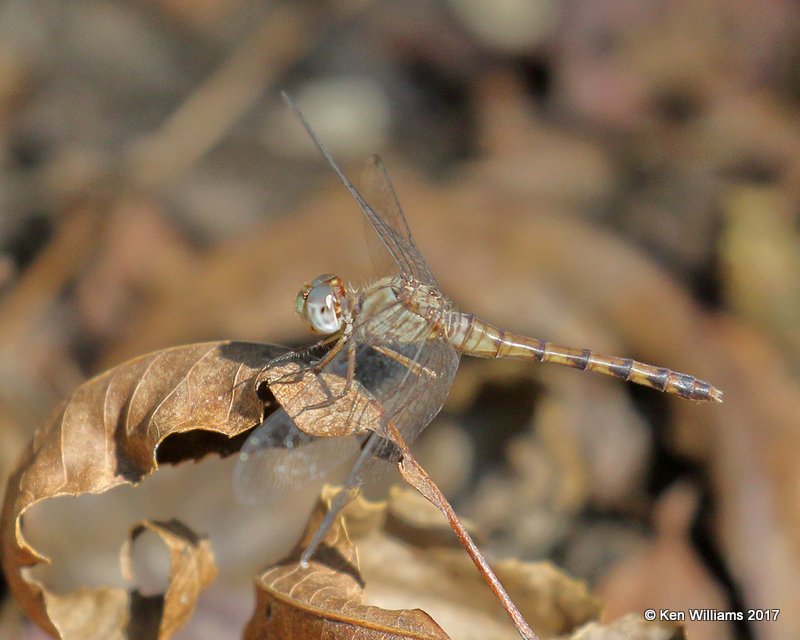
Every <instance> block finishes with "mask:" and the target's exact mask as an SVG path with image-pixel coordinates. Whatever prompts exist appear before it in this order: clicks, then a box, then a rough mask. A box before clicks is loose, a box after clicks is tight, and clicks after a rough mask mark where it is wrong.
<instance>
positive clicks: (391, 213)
mask: <svg viewBox="0 0 800 640" xmlns="http://www.w3.org/2000/svg"><path fill="white" fill-rule="evenodd" d="M361 193H362V195H363V199H364V200H365V201H366V203H367V204H368V205H369V206H368V207H367V208H366V209H364V214H365V215H366V217H367V220H368V221H369V223H370V225H371V226H372V228H373V229H374V230H375V232H377V234H378V237H379V238H380V240H381V243H382V245H383V246H382V247H381V246H380V244H379V243H377V242H374V241H373V240H371V239H372V238H373V237H374V236H372V235H371V234H370V235H369V236H368V238H369V239H368V240H367V242H368V244H369V246H370V252H371V254H372V257H373V261H374V262H376V263H378V264H381V262H383V261H384V260H383V256H386V252H387V251H388V253H389V255H390V256H391V258H392V260H393V261H394V263H395V265H396V267H397V268H398V269H399V270H400V272H401V273H405V274H409V275H412V276H414V278H416V279H417V280H418V281H419V282H421V283H423V284H428V285H432V286H437V284H436V279H435V278H434V276H433V274H432V273H431V270H430V268H429V267H428V265H427V263H426V262H425V259H424V258H423V257H422V254H421V253H420V251H419V249H418V248H417V245H416V243H415V242H414V238H413V237H412V236H411V229H409V227H408V221H407V220H406V217H405V214H404V213H403V208H402V207H401V206H400V201H399V200H398V198H397V193H396V192H395V189H394V185H393V184H392V180H391V178H390V177H389V172H388V171H387V170H386V165H385V164H384V163H383V160H382V159H381V157H380V156H378V155H374V156H372V157H371V158H370V159H369V160H368V161H367V163H366V166H365V167H364V170H363V171H362V173H361ZM376 266H377V265H376ZM383 273H384V274H385V270H384V271H383Z"/></svg>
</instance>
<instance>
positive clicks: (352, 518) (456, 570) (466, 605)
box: [245, 488, 600, 640]
mask: <svg viewBox="0 0 800 640" xmlns="http://www.w3.org/2000/svg"><path fill="white" fill-rule="evenodd" d="M334 494H335V491H334V490H333V489H332V488H328V489H327V491H324V492H323V496H322V498H321V500H320V503H319V504H318V505H317V510H316V511H315V513H314V514H313V515H312V517H311V519H310V520H309V523H308V526H307V530H306V533H305V536H304V538H303V540H302V541H301V542H300V543H299V545H298V547H297V548H296V549H295V550H294V552H293V553H292V554H290V555H289V556H288V557H287V558H286V559H285V560H283V561H281V562H280V563H278V564H276V565H275V566H273V567H271V568H269V569H268V570H267V571H266V572H264V573H263V574H262V575H261V576H260V577H259V578H258V580H257V581H256V592H257V599H258V604H257V606H256V611H255V613H254V615H253V618H252V619H251V621H250V624H249V626H248V629H247V632H246V634H245V638H246V640H255V639H256V638H264V637H270V638H271V637H277V638H299V639H302V638H319V637H322V635H323V633H324V634H329V635H325V637H329V638H331V639H332V640H335V639H339V638H342V639H348V640H349V639H351V638H355V637H358V638H372V637H376V638H377V637H380V638H446V637H449V636H448V635H446V634H445V632H444V631H443V630H442V628H441V627H440V626H439V625H438V624H437V623H436V622H434V621H433V619H432V618H431V617H430V616H429V615H428V613H425V612H423V611H421V610H420V609H416V608H415V609H399V610H398V609H390V608H389V606H392V604H393V603H401V602H402V603H404V604H405V603H408V602H412V603H419V605H421V606H422V607H424V609H425V611H430V612H434V614H435V617H436V619H437V620H439V621H441V622H443V623H446V624H445V627H446V628H447V629H448V630H450V633H451V634H453V637H458V638H494V639H496V640H498V639H501V638H518V637H519V636H518V635H517V632H516V631H515V629H514V628H513V627H512V626H511V625H509V623H508V620H507V619H506V618H505V614H504V612H503V609H502V608H501V607H500V606H499V605H498V603H497V601H496V600H495V599H494V598H493V597H492V595H491V593H490V592H489V590H488V589H487V588H486V585H485V584H484V583H483V582H482V580H481V578H480V576H479V574H478V573H477V572H476V571H475V568H474V567H473V566H472V563H471V562H470V559H469V558H468V556H467V555H466V554H465V553H464V552H463V550H461V549H456V548H452V547H451V546H449V545H444V546H440V545H437V544H433V545H432V544H430V541H426V540H425V539H424V538H425V536H424V533H423V531H422V529H424V528H425V526H424V525H423V524H421V521H420V520H419V519H418V518H413V519H412V520H413V522H410V523H406V524H402V523H401V524H400V525H399V526H398V522H397V520H398V519H402V518H403V517H404V516H403V513H407V512H408V510H407V508H404V506H405V507H408V505H409V504H413V503H414V502H416V504H417V507H418V509H420V510H425V509H426V508H427V509H431V508H432V507H431V506H430V505H429V504H428V503H427V502H426V501H425V499H424V498H423V497H422V496H420V495H419V494H418V493H416V492H414V491H412V490H411V489H409V488H396V489H393V490H392V491H391V495H390V498H389V500H388V501H386V502H379V503H376V502H370V501H368V500H365V499H364V498H362V497H358V498H356V499H355V500H354V501H353V502H351V503H350V504H349V505H348V506H347V507H346V508H345V509H344V511H343V512H342V514H341V517H340V518H338V519H337V520H336V523H335V525H334V526H333V528H332V529H331V530H330V531H329V532H328V534H327V536H326V538H325V541H324V543H323V545H322V547H321V548H320V551H319V552H318V554H317V555H315V556H314V559H313V560H312V561H311V562H310V563H309V566H308V568H306V569H303V568H302V567H301V566H300V565H299V563H298V559H299V556H300V552H301V550H302V549H303V548H304V547H305V545H306V544H307V543H308V541H309V540H310V539H311V537H312V536H313V534H314V532H315V531H316V529H317V527H318V525H319V523H320V521H321V520H322V518H323V516H324V514H325V513H326V512H327V510H328V508H329V506H330V503H331V501H332V499H333V495H334ZM401 505H404V506H401ZM440 520H441V521H440V522H436V521H435V520H434V519H433V518H430V525H429V529H430V531H431V534H432V535H433V537H434V538H435V539H440V538H441V534H442V531H441V529H442V527H443V526H445V527H447V524H446V522H445V521H444V519H443V518H440ZM409 531H413V535H411V536H408V537H406V536H405V535H404V533H405V532H409ZM451 535H452V534H451ZM496 569H497V572H498V575H502V577H503V582H504V583H506V584H507V586H508V588H509V592H510V593H511V594H512V596H513V597H514V599H515V601H516V602H517V603H518V605H519V606H520V608H521V609H522V610H523V611H525V612H526V614H527V615H529V616H530V620H531V622H532V624H533V626H534V627H535V628H537V629H539V630H541V631H542V632H543V633H544V635H545V637H547V636H550V635H552V634H557V633H571V632H573V631H575V630H577V629H578V628H580V627H581V626H582V625H584V624H585V623H587V622H589V621H592V620H594V619H596V618H597V616H598V615H599V613H600V605H599V602H598V601H597V599H596V598H594V597H593V596H591V595H590V594H589V592H588V590H587V588H586V586H585V584H583V583H582V582H580V581H577V580H573V579H571V578H569V577H568V576H566V575H565V574H563V573H562V572H560V571H559V570H558V569H556V568H554V567H553V566H552V565H550V564H547V563H525V562H518V561H507V562H501V563H498V564H497V565H496ZM366 599H369V600H371V601H372V602H374V603H375V605H376V606H370V605H369V604H366V602H365V600H366ZM377 605H381V606H377ZM383 607H386V608H383Z"/></svg>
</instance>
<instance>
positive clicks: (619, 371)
mask: <svg viewBox="0 0 800 640" xmlns="http://www.w3.org/2000/svg"><path fill="white" fill-rule="evenodd" d="M443 327H444V333H445V337H446V338H447V340H448V341H449V342H450V343H451V344H452V345H453V346H454V347H455V348H456V349H458V350H459V351H461V352H462V353H466V354H468V355H471V356H476V357H478V358H511V359H521V360H535V361H536V362H553V363H555V364H561V365H565V366H567V367H572V368H573V369H580V370H581V371H595V372H597V373H602V374H603V375H607V376H611V377H612V378H618V379H619V380H624V381H626V382H635V383H636V384H641V385H644V386H646V387H651V388H652V389H657V390H658V391H664V392H665V393H670V394H673V395H677V396H680V397H681V398H686V399H689V400H716V401H717V402H722V392H721V391H720V390H719V389H716V388H715V387H713V386H712V385H710V384H709V383H708V382H705V381H703V380H699V379H698V378H695V377H694V376H690V375H688V374H685V373H679V372H677V371H672V370H671V369H667V368H665V367H654V366H653V365H649V364H644V363H643V362H638V361H636V360H633V359H632V358H620V357H618V356H606V355H602V354H599V353H594V352H592V351H591V350H590V349H575V348H573V347H564V346H561V345H557V344H553V343H552V342H547V341H545V340H539V339H538V338H529V337H527V336H522V335H518V334H515V333H511V332H508V331H504V330H503V329H500V328H498V327H495V326H494V325H492V324H489V323H488V322H484V321H483V320H480V319H478V318H476V317H475V316H473V315H470V314H465V313H457V312H454V313H450V314H448V316H447V318H446V320H445V322H444V323H443Z"/></svg>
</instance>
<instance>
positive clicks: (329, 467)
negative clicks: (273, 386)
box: [233, 409, 359, 504]
mask: <svg viewBox="0 0 800 640" xmlns="http://www.w3.org/2000/svg"><path fill="white" fill-rule="evenodd" d="M358 451H359V442H358V439H357V438H355V437H352V436H350V437H338V438H336V437H334V438H318V437H314V436H310V435H308V434H306V433H304V432H303V431H301V430H300V429H298V428H297V425H296V424H295V423H294V421H293V420H292V419H291V418H290V417H289V415H288V414H287V413H286V411H285V410H283V409H278V410H277V411H274V412H273V413H271V414H270V415H269V416H268V417H267V419H266V420H265V421H264V422H262V423H261V424H260V425H259V426H258V427H256V429H255V430H254V431H253V433H251V434H250V435H249V436H248V438H247V440H246V441H245V443H244V445H242V448H241V451H240V452H239V459H238V460H237V462H236V467H235V469H234V472H233V488H234V494H235V495H236V498H237V500H239V501H240V502H242V503H244V504H270V503H276V502H280V501H282V500H284V499H285V498H286V497H287V496H289V495H291V494H293V493H296V492H297V491H300V490H301V489H303V488H305V487H307V486H309V485H310V484H312V483H314V482H316V481H320V480H322V479H323V478H325V477H326V476H328V475H329V474H330V473H331V472H332V471H334V470H335V469H336V468H337V467H339V466H341V465H342V464H343V463H344V462H345V461H348V460H349V459H350V458H351V457H353V456H355V454H356V453H357V452H358Z"/></svg>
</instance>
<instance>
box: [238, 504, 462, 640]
mask: <svg viewBox="0 0 800 640" xmlns="http://www.w3.org/2000/svg"><path fill="white" fill-rule="evenodd" d="M328 497H329V500H328V501H327V504H325V500H324V499H323V500H321V501H320V503H319V504H318V505H317V510H316V511H315V513H314V514H313V515H312V517H311V519H310V520H309V524H308V528H307V531H306V535H305V537H304V540H303V541H302V542H301V544H300V545H299V546H298V548H297V550H296V551H295V553H293V554H292V555H291V556H290V557H289V559H287V560H286V561H284V562H283V563H281V564H278V565H276V566H275V567H272V568H270V569H269V570H267V571H266V572H265V573H264V574H263V575H261V576H260V578H259V579H258V581H257V583H256V592H257V597H258V602H257V605H256V610H255V612H254V614H253V618H252V619H251V620H250V624H249V625H248V627H247V630H246V631H245V635H244V637H245V640H257V639H261V638H296V639H298V640H301V639H306V638H308V639H312V638H322V637H325V638H331V640H334V639H337V640H338V639H342V640H344V639H347V640H350V639H355V638H359V639H364V640H369V639H371V638H375V639H376V640H377V639H378V638H380V639H381V640H391V639H393V638H419V639H431V640H432V639H436V638H438V639H446V638H448V636H447V635H446V634H445V633H444V631H442V629H441V628H440V627H439V625H437V624H436V623H435V622H434V621H433V619H432V618H431V617H430V616H429V615H428V614H427V613H425V612H424V611H420V610H418V609H414V610H397V611H392V610H387V609H382V608H380V607H375V606H368V605H366V604H364V582H363V579H362V578H361V574H360V573H359V569H358V557H357V554H356V548H355V547H354V546H353V543H352V542H351V540H350V536H349V535H348V532H347V527H346V525H345V524H344V522H343V519H342V518H338V519H337V520H336V522H335V524H334V526H333V527H332V528H331V529H330V530H329V531H328V534H327V535H326V536H325V542H324V543H323V546H322V547H321V549H320V551H319V552H318V553H317V554H316V555H315V557H314V558H313V559H312V560H311V561H310V562H309V565H308V567H307V568H305V569H304V568H302V567H301V566H300V565H299V564H298V558H299V553H300V550H301V549H302V548H303V547H304V546H305V544H307V543H308V541H309V540H310V538H311V536H313V534H314V532H315V531H316V529H317V527H318V526H319V524H320V522H321V521H322V518H323V517H324V515H325V512H326V511H327V508H328V507H329V506H330V498H332V494H330V493H329V496H328ZM363 504H364V502H363V501H359V502H358V503H356V504H355V508H356V509H359V508H362V509H363V508H364V507H363V506H362V505H363ZM352 506H353V505H351V507H348V511H352ZM367 508H369V507H367Z"/></svg>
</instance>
